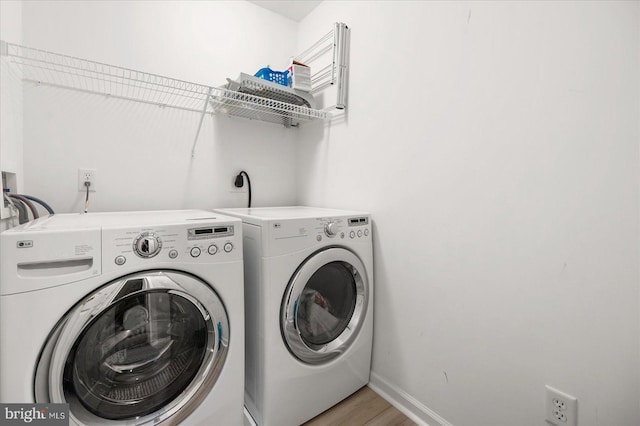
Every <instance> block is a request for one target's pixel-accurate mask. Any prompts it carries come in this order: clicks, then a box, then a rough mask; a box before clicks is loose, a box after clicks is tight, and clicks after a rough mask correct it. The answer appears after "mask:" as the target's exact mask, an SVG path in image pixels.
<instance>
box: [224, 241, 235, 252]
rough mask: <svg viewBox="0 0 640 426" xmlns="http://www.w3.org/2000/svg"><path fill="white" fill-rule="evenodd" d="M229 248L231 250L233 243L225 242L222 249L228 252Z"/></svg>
mask: <svg viewBox="0 0 640 426" xmlns="http://www.w3.org/2000/svg"><path fill="white" fill-rule="evenodd" d="M231 250H233V244H231V243H226V244H225V245H224V251H226V252H227V253H229V252H230V251H231Z"/></svg>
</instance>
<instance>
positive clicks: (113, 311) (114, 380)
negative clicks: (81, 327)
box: [63, 291, 207, 420]
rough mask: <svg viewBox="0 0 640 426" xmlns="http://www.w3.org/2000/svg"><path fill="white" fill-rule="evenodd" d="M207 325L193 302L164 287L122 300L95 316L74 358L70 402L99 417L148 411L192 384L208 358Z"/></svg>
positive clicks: (67, 375) (67, 376)
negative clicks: (79, 404)
mask: <svg viewBox="0 0 640 426" xmlns="http://www.w3.org/2000/svg"><path fill="white" fill-rule="evenodd" d="M206 341H207V324H206V323H205V320H204V318H203V317H202V314H201V312H200V311H199V310H198V308H197V307H196V306H194V304H193V303H191V302H190V301H188V300H187V299H185V298H183V297H180V296H178V295H175V294H171V293H168V292H166V291H154V292H141V293H136V294H133V295H130V296H127V297H125V298H123V299H121V300H118V301H117V302H116V303H115V304H114V305H113V306H111V307H109V308H108V309H107V310H105V311H104V312H103V313H102V314H101V315H100V316H98V317H97V318H96V319H95V320H93V321H92V322H91V323H90V324H89V325H88V326H87V327H86V329H85V331H84V332H83V334H82V335H81V336H80V338H79V339H78V341H77V342H76V344H75V345H74V350H72V352H71V354H70V355H69V356H68V358H67V361H66V364H65V370H64V383H63V387H64V393H65V399H66V400H67V401H68V402H69V404H70V405H71V407H70V408H71V410H72V411H73V404H74V403H76V402H75V401H79V402H80V403H82V405H84V407H85V408H86V409H87V410H89V411H90V412H92V413H93V414H95V415H96V416H99V417H102V418H106V419H112V420H121V419H127V418H133V417H138V416H144V415H147V414H150V413H152V412H154V411H156V410H158V409H160V408H162V407H163V406H165V405H166V404H167V403H169V402H170V401H171V400H173V399H174V398H175V397H176V396H178V395H179V394H180V393H181V392H182V391H183V390H184V389H185V388H186V387H187V386H188V385H189V383H190V382H191V381H192V379H193V378H194V376H195V375H196V373H197V371H198V369H199V368H200V365H201V363H202V360H203V359H204V355H205V348H206Z"/></svg>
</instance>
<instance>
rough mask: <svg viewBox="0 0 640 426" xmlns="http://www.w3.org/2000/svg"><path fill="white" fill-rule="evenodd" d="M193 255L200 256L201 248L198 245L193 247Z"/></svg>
mask: <svg viewBox="0 0 640 426" xmlns="http://www.w3.org/2000/svg"><path fill="white" fill-rule="evenodd" d="M190 253H191V257H198V256H200V253H201V250H200V249H199V248H198V247H194V248H192V249H191V252H190Z"/></svg>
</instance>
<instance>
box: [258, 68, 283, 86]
mask: <svg viewBox="0 0 640 426" xmlns="http://www.w3.org/2000/svg"><path fill="white" fill-rule="evenodd" d="M253 76H254V77H258V78H261V79H263V80H267V81H271V82H273V83H278V84H281V85H283V86H289V71H288V70H287V71H274V70H272V69H271V68H261V69H260V70H258V72H257V73H255V74H254V75H253Z"/></svg>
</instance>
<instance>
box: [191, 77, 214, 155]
mask: <svg viewBox="0 0 640 426" xmlns="http://www.w3.org/2000/svg"><path fill="white" fill-rule="evenodd" d="M212 90H213V87H209V91H208V92H207V98H206V99H205V100H204V106H203V107H202V112H201V114H200V122H199V123H198V130H196V137H195V138H194V139H193V146H192V147H191V158H194V157H195V155H196V144H197V143H198V136H200V129H202V122H203V121H204V116H205V115H206V114H207V107H208V106H209V99H210V98H211V91H212Z"/></svg>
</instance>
